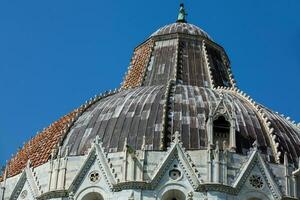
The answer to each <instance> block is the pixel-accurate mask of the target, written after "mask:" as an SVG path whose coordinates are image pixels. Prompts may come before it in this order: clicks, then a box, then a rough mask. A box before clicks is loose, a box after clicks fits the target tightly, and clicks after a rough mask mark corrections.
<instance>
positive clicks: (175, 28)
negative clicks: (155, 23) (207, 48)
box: [151, 22, 211, 40]
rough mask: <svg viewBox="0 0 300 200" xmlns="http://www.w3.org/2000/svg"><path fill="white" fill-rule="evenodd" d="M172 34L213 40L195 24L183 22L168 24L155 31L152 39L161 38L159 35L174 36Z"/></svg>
mask: <svg viewBox="0 0 300 200" xmlns="http://www.w3.org/2000/svg"><path fill="white" fill-rule="evenodd" d="M172 33H183V34H189V35H197V36H202V37H205V38H208V39H210V40H211V38H210V36H209V35H208V34H207V33H206V32H205V31H203V30H202V29H201V28H199V27H198V26H195V25H193V24H189V23H183V22H176V23H173V24H168V25H166V26H163V27H161V28H160V29H158V30H157V31H155V32H154V33H153V34H152V35H151V37H154V36H159V35H166V34H172Z"/></svg>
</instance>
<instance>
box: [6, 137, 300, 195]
mask: <svg viewBox="0 0 300 200" xmlns="http://www.w3.org/2000/svg"><path fill="white" fill-rule="evenodd" d="M101 145H102V142H101V141H100V140H99V139H98V138H96V140H95V141H94V143H93V144H92V148H91V149H90V151H89V153H88V154H87V155H85V156H71V157H70V156H68V155H60V156H58V158H56V159H54V160H50V161H49V162H48V163H45V164H43V165H41V166H39V167H37V168H35V169H33V168H31V167H30V162H28V165H27V167H26V168H25V169H24V170H23V172H22V173H21V174H19V175H17V176H14V177H11V178H8V179H6V180H4V181H3V182H2V183H1V200H8V199H74V200H86V199H93V200H96V199H97V200H98V199H99V200H100V199H107V200H108V199H111V200H113V199H119V200H152V199H153V200H154V199H162V200H173V199H177V200H181V199H187V200H192V199H211V200H213V199H215V200H217V199H232V200H234V199H241V200H253V199H262V200H273V199H278V200H279V199H298V198H299V197H300V196H299V185H300V169H299V166H297V167H294V166H293V165H290V164H289V163H288V162H287V159H286V161H285V164H284V165H280V164H271V163H269V162H267V161H266V157H265V156H264V155H262V154H261V153H260V152H259V150H257V149H256V148H255V147H254V148H253V149H251V150H250V151H249V153H248V155H247V156H242V155H238V154H236V153H234V152H231V151H230V150H224V151H222V150H220V149H218V148H217V149H216V148H211V149H209V150H195V151H186V150H185V149H184V148H183V147H182V143H181V141H180V137H179V136H178V135H176V137H175V138H174V139H173V142H172V144H171V146H170V147H169V149H168V150H167V151H147V150H139V151H134V152H132V151H129V150H128V148H126V147H125V148H124V151H123V152H118V153H105V152H104V151H103V148H102V146H101Z"/></svg>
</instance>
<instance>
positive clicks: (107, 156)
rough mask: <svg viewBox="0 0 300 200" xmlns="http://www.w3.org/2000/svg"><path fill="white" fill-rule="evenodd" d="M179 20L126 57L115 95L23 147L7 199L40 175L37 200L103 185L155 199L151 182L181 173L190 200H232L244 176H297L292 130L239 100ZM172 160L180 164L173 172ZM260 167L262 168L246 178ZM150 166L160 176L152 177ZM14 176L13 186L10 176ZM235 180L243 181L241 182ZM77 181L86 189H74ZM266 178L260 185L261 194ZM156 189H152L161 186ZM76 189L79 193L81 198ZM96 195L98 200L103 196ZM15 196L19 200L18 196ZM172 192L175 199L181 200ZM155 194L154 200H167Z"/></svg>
mask: <svg viewBox="0 0 300 200" xmlns="http://www.w3.org/2000/svg"><path fill="white" fill-rule="evenodd" d="M185 15H186V13H185V11H184V8H183V5H181V8H180V13H179V16H178V20H177V22H176V23H173V24H170V25H167V26H164V27H162V28H160V29H159V30H157V31H156V32H155V33H153V34H152V35H151V37H149V38H148V39H147V40H146V41H144V42H143V43H142V44H140V45H139V46H137V47H136V48H135V49H134V51H133V55H132V58H131V61H130V65H129V68H128V71H127V73H126V74H125V76H124V79H123V82H122V83H121V87H120V88H118V89H115V90H114V91H110V92H105V93H102V94H100V95H96V96H95V97H93V98H91V99H89V100H88V101H86V102H85V103H84V104H83V105H81V106H80V107H79V108H77V109H75V110H74V111H72V112H70V113H69V114H67V115H65V116H63V117H62V118H61V119H59V120H57V121H56V122H54V123H53V124H51V125H50V126H49V127H48V128H46V129H44V130H43V131H41V132H40V133H39V134H37V135H36V136H35V137H34V138H32V139H31V140H30V141H29V142H27V143H26V144H25V145H24V147H23V148H22V149H20V150H19V151H18V152H17V153H16V154H15V156H13V158H12V159H11V160H10V162H9V163H8V165H7V167H6V173H5V178H9V177H12V178H11V179H10V181H8V182H10V183H9V184H10V186H9V187H8V189H10V190H11V188H14V187H15V186H16V185H17V186H18V185H21V183H22V184H23V183H25V181H24V177H26V176H28V177H29V176H31V179H32V180H37V179H38V178H37V177H38V174H39V173H40V174H42V175H43V177H42V178H41V179H42V184H40V182H39V181H37V182H38V183H37V185H38V187H37V188H38V189H36V190H39V188H42V187H43V188H44V190H45V191H47V192H48V194H47V193H46V194H45V196H44V197H45V198H46V197H48V196H47V195H50V196H51V195H53V196H52V197H57V196H56V195H58V196H59V195H62V196H61V197H67V196H68V195H69V197H70V196H72V195H73V196H72V198H70V199H73V197H74V195H75V197H76V198H75V199H80V198H77V197H78V195H79V196H80V192H78V191H79V189H78V188H80V187H79V186H80V184H81V183H84V184H83V185H84V187H85V186H88V187H87V188H90V189H91V191H92V192H95V191H94V189H95V188H93V186H95V185H96V184H100V182H101V181H103V182H101V184H103V185H105V184H107V187H108V188H106V189H105V192H104V193H107V194H108V193H110V195H111V196H109V195H108V197H109V198H110V197H111V199H114V198H113V197H114V196H113V195H119V196H118V197H123V195H124V194H126V195H130V197H129V198H128V199H134V192H133V193H131V194H128V193H118V192H119V191H121V192H122V190H124V191H125V192H126V190H128V189H133V188H135V189H138V190H140V189H141V188H142V189H143V190H145V191H146V190H149V191H150V192H149V191H148V192H149V193H147V191H146V193H145V194H144V191H143V192H140V193H139V195H141V194H142V193H143V195H145V196H147V195H148V194H149V196H150V197H151V198H150V199H154V196H153V193H154V192H153V190H155V187H156V186H157V184H158V183H159V180H160V178H161V177H163V176H164V177H165V176H167V175H168V172H167V167H170V166H172V167H173V170H174V169H175V172H176V173H177V172H180V173H179V174H178V173H177V175H176V173H175V175H174V177H173V178H172V177H171V179H173V180H171V183H170V187H171V188H172V190H173V189H174V187H173V186H174V185H172V184H174V183H176V181H181V180H183V179H184V178H182V177H183V176H184V173H188V172H187V171H191V175H188V177H187V178H185V179H184V181H185V183H184V184H190V182H193V181H195V182H197V183H195V184H194V185H197V184H198V183H199V184H198V186H197V187H194V185H193V184H192V187H191V188H190V189H189V190H188V191H190V190H193V188H194V189H195V188H196V189H195V191H194V192H195V193H197V192H203V191H204V192H205V193H206V194H207V191H208V190H210V189H211V185H217V187H223V186H224V187H225V189H224V188H221V189H219V190H216V189H214V188H213V189H212V190H211V191H214V192H215V191H219V192H221V193H222V192H224V191H225V192H226V191H229V192H231V194H232V195H237V193H238V191H239V190H240V188H241V186H240V185H241V183H240V182H234V181H239V180H241V181H244V180H246V179H247V178H248V177H249V174H250V171H251V170H253V169H255V170H256V172H255V174H252V175H253V177H254V178H255V177H258V176H259V177H260V175H259V174H257V173H262V172H261V171H264V172H263V173H273V171H274V172H276V173H278V176H279V177H280V178H281V180H280V181H281V182H282V183H283V184H285V185H288V184H286V183H289V181H288V180H287V181H286V178H287V177H288V176H290V177H292V175H287V173H290V172H291V171H292V170H294V171H295V173H300V171H299V168H298V169H296V167H295V166H297V163H299V157H300V127H299V124H298V125H296V124H295V123H294V122H292V121H290V119H289V118H285V117H284V116H283V115H280V114H278V113H277V112H274V111H272V110H271V109H269V108H267V107H266V106H263V105H261V104H259V103H256V102H255V101H254V100H253V99H252V98H251V97H250V96H248V95H246V94H245V93H244V92H242V91H241V90H240V89H239V88H238V86H237V85H236V81H235V78H234V76H233V73H232V71H231V67H230V60H229V58H228V56H227V54H226V51H225V50H224V48H223V47H221V46H220V45H218V44H216V43H215V42H213V41H212V40H211V39H210V37H209V36H208V34H207V33H206V32H204V31H203V30H201V29H200V28H198V27H197V26H195V25H192V24H189V23H187V22H186V20H185ZM177 33H178V34H177ZM174 138H175V139H174ZM174 141H175V142H174ZM175 148H179V150H178V149H175ZM173 150H174V151H173ZM136 152H138V153H136ZM253 152H254V153H253ZM172 153H173V154H172ZM176 153H177V154H180V156H181V157H180V156H179V155H176ZM129 154H130V155H131V156H128V155H129ZM249 155H252V157H251V156H249ZM255 156H258V157H255ZM96 157H97V159H98V160H97V162H95V159H96ZM179 157H180V158H181V159H182V160H181V161H180V162H179V160H178V163H175V160H176V159H179ZM250 157H251V158H250ZM203 159H204V160H205V161H203ZM251 159H252V160H251ZM249 160H250V161H249ZM248 161H249V162H248ZM176 162H177V161H176ZM259 162H263V163H265V164H264V165H263V166H261V167H260V169H258V168H255V165H256V164H257V163H259ZM288 162H290V164H292V165H291V166H289V164H288ZM95 163H96V164H97V165H96V166H94V167H91V166H92V165H94V164H95ZM195 163H196V164H195ZM245 163H246V164H247V165H248V167H247V166H245V165H246V164H245ZM29 166H30V167H31V168H32V169H31V170H29V169H28V167H29ZM158 166H160V167H161V168H160V169H159V170H161V172H160V171H156V169H158V168H159V167H158ZM38 167H41V168H39V170H36V168H38ZM289 167H290V168H289ZM291 167H293V169H292V168H291ZM24 169H26V170H25V171H24ZM97 169H98V171H97ZM269 169H271V170H269ZM35 170H36V171H35ZM89 170H90V172H91V173H90V174H89V175H88V174H87V173H88V171H89ZM180 170H181V171H180ZM272 170H273V171H272ZM296 170H298V171H296ZM37 171H38V172H37ZM77 172H78V173H77ZM165 172H167V174H166V173H165ZM181 172H182V174H181ZM21 173H22V174H23V175H22V176H21V178H20V179H21V181H20V183H18V184H16V183H15V180H14V179H13V176H16V175H20V174H21ZM31 173H32V174H31ZM45 173H49V174H48V175H49V176H44V174H45ZM159 173H162V174H159ZM163 173H164V174H163ZM251 173H252V172H251ZM293 173H294V172H293ZM295 173H294V174H295ZM241 174H246V175H245V177H244V178H243V177H241V176H242V175H241ZM91 175H92V176H91ZM185 175H186V174H185ZM276 175H277V174H276ZM100 176H101V177H103V178H101V177H100ZM169 176H170V174H169ZM22 177H23V179H22ZM85 177H89V180H87V181H83V179H84V178H85ZM119 177H121V178H119ZM176 177H177V178H178V177H179V178H178V179H177V178H176ZM199 177H200V178H201V179H200V178H199ZM203 177H204V178H203ZM269 177H271V175H269V174H268V175H267V176H266V178H265V179H263V178H262V177H260V179H259V180H260V182H261V184H260V187H262V184H263V180H267V179H268V178H269ZM47 178H49V180H48V179H47ZM5 180H6V179H5ZM164 180H170V177H169V178H165V179H164ZM110 181H111V182H110ZM151 181H152V182H151ZM271 181H273V182H275V180H273V179H272V180H271ZM284 181H286V182H284ZM299 181H300V175H299ZM4 182H5V181H4ZM104 182H105V183H104ZM150 182H151V183H150ZM273 182H272V183H273ZM0 183H1V180H0ZM212 183H213V184H212ZM299 183H300V182H299ZM5 184H6V182H5ZM39 184H40V185H39ZM139 184H140V185H139ZM149 184H150V185H149ZM151 184H153V185H151ZM160 184H162V185H160V186H159V188H164V186H166V185H167V184H165V182H163V183H160ZM204 184H207V185H206V186H205V185H204ZM66 185H67V186H69V189H67V187H66ZM110 185H114V186H110ZM176 185H177V186H178V188H180V187H179V185H180V184H177V183H176ZM268 185H270V184H268ZM101 186H102V185H101ZM84 187H83V188H81V189H82V191H85V189H87V188H84ZM213 187H214V186H213ZM45 188H46V189H45ZM183 188H185V187H183ZM228 188H230V189H228ZM281 188H282V187H281ZM98 189H99V192H100V193H99V194H101V197H102V194H103V193H101V192H103V191H102V189H100V187H99V188H98ZM165 189H166V188H165ZM203 189H204V190H203ZM172 190H171V191H172ZM289 190H290V189H286V191H289ZM14 191H18V192H21V190H20V189H18V188H17V189H14ZM57 191H58V192H57ZM97 191H98V190H97ZM178 191H179V190H178ZM178 191H175V193H174V194H176V195H175V196H178V195H179V196H181V197H182V195H180V194H181V193H180V192H178ZM251 191H253V190H252V189H251ZM10 192H12V193H13V191H10ZM53 192H54V193H55V194H52V193H53ZM56 192H57V194H56ZM76 192H78V193H77V194H75V193H76ZM156 192H158V193H157V194H158V195H159V196H160V197H164V198H169V196H170V195H169V193H168V192H166V193H165V194H164V193H159V191H156ZM181 192H182V191H181ZM3 193H4V192H3ZM16 193H17V192H16ZM188 193H189V194H188ZM83 194H85V193H82V195H83ZM183 194H188V195H189V197H190V196H191V195H193V194H190V192H187V191H185V192H183ZM41 195H43V192H41ZM63 195H65V196H63ZM86 195H87V197H90V196H89V195H88V194H86ZM222 195H223V194H222ZM242 195H243V194H241V196H242ZM289 195H290V194H289ZM37 196H38V195H37ZM92 196H93V195H92ZM159 196H156V197H155V199H156V198H157V197H159ZM44 197H43V198H44ZM103 197H105V198H106V197H107V196H105V195H104V196H103ZM152 197H153V198H152ZM181 197H180V198H181ZM198 197H200V194H198ZM223 197H224V195H223ZM43 198H41V199H43ZM201 198H202V196H201ZM115 199H117V198H115ZM236 199H239V198H236ZM276 199H278V198H276Z"/></svg>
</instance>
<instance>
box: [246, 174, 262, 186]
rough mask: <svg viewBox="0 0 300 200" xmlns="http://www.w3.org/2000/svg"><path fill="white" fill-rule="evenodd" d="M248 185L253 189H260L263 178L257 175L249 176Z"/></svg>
mask: <svg viewBox="0 0 300 200" xmlns="http://www.w3.org/2000/svg"><path fill="white" fill-rule="evenodd" d="M249 183H250V185H251V186H252V187H253V188H255V189H262V188H263V186H264V181H263V178H262V177H261V176H259V175H251V176H250V178H249Z"/></svg>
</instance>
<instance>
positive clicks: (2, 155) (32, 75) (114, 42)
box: [0, 0, 300, 165]
mask: <svg viewBox="0 0 300 200" xmlns="http://www.w3.org/2000/svg"><path fill="white" fill-rule="evenodd" d="M183 2H184V3H185V4H186V8H187V12H188V14H189V15H188V21H189V22H191V23H193V24H196V25H198V26H200V27H201V28H203V29H204V30H205V31H207V32H208V33H209V34H210V36H211V37H212V38H213V39H214V40H215V41H216V42H217V43H219V44H220V45H222V46H223V47H224V48H225V49H226V50H227V53H228V55H229V57H230V59H231V63H232V68H233V72H234V74H235V78H236V80H237V82H238V86H239V87H240V88H241V89H242V90H243V91H245V92H246V93H248V94H250V95H251V96H252V97H253V98H254V99H255V100H256V101H257V102H259V103H262V104H264V105H266V106H267V107H269V108H272V109H273V110H275V111H278V112H280V113H284V114H285V115H288V116H290V117H291V118H292V119H293V120H296V121H297V122H299V121H300V107H299V100H300V92H299V91H300V90H299V82H298V81H299V78H300V77H299V72H300V50H299V48H300V20H299V10H300V1H299V0H286V1H271V0H268V1H267V0H264V1H262V0H248V1H240V0H231V1H223V0H209V1H200V0H194V1H187V0H186V1H183ZM179 3H180V2H179V1H174V0H163V1H162V0H152V1H141V0H131V1H124V0H114V1H99V0H97V1H96V0H91V1H74V0H63V1H61V0H60V1H58V0H51V1H41V0H36V1H31V0H27V1H15V0H10V1H1V2H0V92H1V98H0V105H1V111H0V164H1V165H3V164H4V163H5V160H7V159H9V158H10V157H11V154H13V153H15V152H16V150H17V148H18V147H20V146H22V144H23V142H25V141H27V140H28V139H30V138H31V137H32V136H34V135H35V134H36V132H37V131H40V130H42V129H43V128H44V127H47V126H48V125H49V124H50V123H52V122H53V121H55V120H57V119H58V118H59V117H60V116H62V115H64V114H66V113H68V112H69V111H71V110H73V109H74V108H77V107H78V106H80V105H81V104H82V103H83V102H84V101H85V100H87V99H89V98H90V97H92V96H94V95H95V94H98V93H100V92H102V91H104V90H108V89H110V88H112V89H113V88H116V87H118V86H119V84H120V82H121V81H122V78H123V74H124V72H125V71H126V69H127V67H128V64H129V61H130V57H131V54H132V50H133V48H134V47H135V46H136V45H137V44H139V43H140V42H142V41H143V40H144V39H146V38H147V37H148V36H149V35H150V34H151V33H152V32H154V31H155V30H156V29H158V28H159V27H160V26H163V25H165V24H168V23H172V22H174V21H175V18H176V15H177V10H178V6H179Z"/></svg>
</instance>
